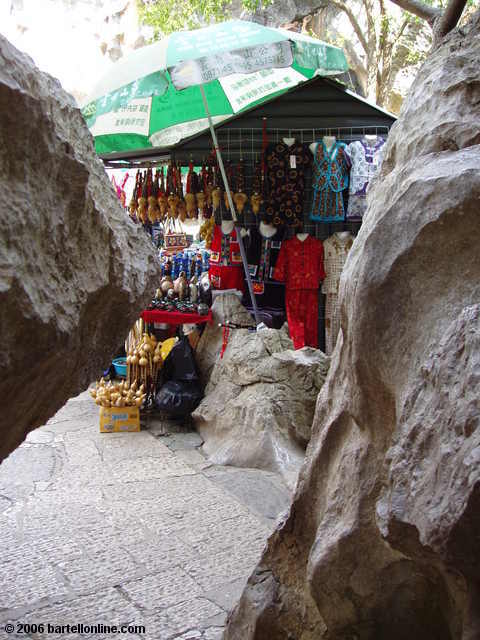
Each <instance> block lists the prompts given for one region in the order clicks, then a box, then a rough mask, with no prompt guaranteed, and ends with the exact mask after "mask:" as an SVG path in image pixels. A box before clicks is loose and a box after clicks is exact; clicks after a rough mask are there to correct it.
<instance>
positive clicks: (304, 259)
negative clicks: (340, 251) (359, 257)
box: [274, 236, 325, 349]
mask: <svg viewBox="0 0 480 640" xmlns="http://www.w3.org/2000/svg"><path fill="white" fill-rule="evenodd" d="M324 277H325V271H324V267H323V245H322V242H321V241H320V240H317V239H316V238H312V236H308V237H307V238H305V240H304V241H303V242H302V241H301V240H299V239H298V238H297V237H296V236H295V237H294V238H292V239H291V240H286V241H284V242H283V243H282V248H281V249H280V254H279V256H278V260H277V264H276V267H275V270H274V278H275V280H279V281H281V282H285V283H286V291H285V307H286V311H287V320H288V328H289V331H290V335H291V337H292V340H293V346H294V348H295V349H301V348H302V347H304V346H306V345H309V346H311V347H316V348H317V347H318V287H319V285H320V282H321V281H322V280H323V278H324Z"/></svg>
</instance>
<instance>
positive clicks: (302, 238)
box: [297, 233, 308, 242]
mask: <svg viewBox="0 0 480 640" xmlns="http://www.w3.org/2000/svg"><path fill="white" fill-rule="evenodd" d="M297 238H298V239H299V240H300V242H305V240H306V239H307V238H308V233H297Z"/></svg>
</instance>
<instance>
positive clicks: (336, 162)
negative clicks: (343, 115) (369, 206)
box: [310, 140, 350, 222]
mask: <svg viewBox="0 0 480 640" xmlns="http://www.w3.org/2000/svg"><path fill="white" fill-rule="evenodd" d="M346 147H347V145H346V144H345V143H344V142H335V143H334V145H333V146H332V147H331V148H330V149H329V150H328V149H327V147H326V145H325V143H324V141H323V140H321V141H320V142H317V143H316V147H315V152H314V154H313V177H312V189H313V202H312V210H311V213H310V218H311V220H315V221H316V222H336V221H339V220H344V219H345V207H344V204H343V193H342V192H343V190H344V189H346V188H347V187H348V171H349V169H350V158H349V157H348V155H347V154H346V152H345V150H346Z"/></svg>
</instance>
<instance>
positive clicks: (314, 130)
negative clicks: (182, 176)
mask: <svg viewBox="0 0 480 640" xmlns="http://www.w3.org/2000/svg"><path fill="white" fill-rule="evenodd" d="M394 121H395V117H394V116H393V115H391V114H389V113H388V112H386V111H384V110H383V109H381V108H379V107H377V106H375V105H373V104H371V103H369V102H367V101H365V100H364V99H363V98H361V97H360V96H358V95H356V94H354V93H352V92H351V91H349V90H347V89H346V87H345V86H344V85H343V84H342V83H340V82H338V81H336V80H332V79H328V78H323V77H315V78H313V79H312V80H310V81H307V82H304V83H302V84H301V85H298V86H296V87H294V88H292V89H290V90H289V91H287V92H286V93H284V94H282V95H280V96H278V97H276V98H273V99H271V100H270V101H267V102H264V103H263V104H261V105H259V106H257V107H253V108H250V109H248V110H246V111H244V112H242V113H240V114H238V115H237V116H233V117H231V118H229V119H228V120H226V121H224V122H223V123H221V124H219V125H217V126H216V127H215V129H216V133H217V137H218V142H219V146H220V149H221V151H222V155H223V158H224V161H225V163H226V169H227V175H228V177H229V182H230V184H231V187H232V193H233V194H234V201H235V205H236V208H237V210H238V212H239V214H240V219H241V223H242V227H243V229H244V233H245V236H244V244H245V245H246V248H247V254H248V263H249V270H250V274H251V276H252V279H253V283H254V288H255V295H256V300H257V305H258V306H259V308H260V312H261V314H262V319H265V321H266V322H267V323H268V324H270V325H271V326H279V325H280V324H281V323H282V322H283V321H284V320H285V319H286V317H285V315H286V316H288V320H289V327H290V333H291V334H292V337H293V338H294V344H295V347H296V348H297V347H299V346H302V345H303V344H311V345H312V346H318V347H319V348H321V349H322V350H324V351H326V352H327V353H330V352H331V351H332V350H333V346H334V343H335V339H336V328H337V325H338V308H337V305H336V301H337V289H338V279H339V276H340V272H341V269H342V266H343V263H344V261H345V258H346V255H347V253H348V250H349V249H350V247H351V244H352V241H353V238H354V237H355V235H356V234H357V233H358V230H359V228H360V226H361V222H362V214H363V211H364V208H365V189H366V187H367V185H368V180H369V179H370V177H371V176H372V175H373V174H374V173H375V171H376V170H377V168H378V165H379V163H380V162H381V157H382V147H383V143H384V141H385V140H386V138H387V136H388V132H389V129H390V127H391V126H392V124H393V123H394ZM159 156H161V157H166V156H168V157H169V158H170V159H171V160H172V161H173V162H174V163H176V165H177V166H188V165H189V164H190V165H191V164H192V162H193V164H195V165H197V166H202V165H204V164H205V163H207V164H208V162H209V161H211V159H212V139H211V136H210V132H209V131H208V130H207V131H205V132H202V133H200V134H197V135H194V136H192V137H190V138H188V139H185V140H183V141H182V142H180V143H178V144H176V145H173V146H171V147H168V148H165V149H158V148H157V149H148V150H144V151H136V152H131V153H123V154H110V155H109V156H107V157H104V158H103V159H104V161H105V162H109V163H111V162H112V161H113V162H115V164H116V166H121V164H119V163H122V162H123V163H124V164H123V166H131V164H130V163H131V162H132V161H134V162H142V161H143V162H145V161H148V160H150V159H151V160H154V159H155V158H156V157H157V158H158V157H159ZM209 159H210V160H209ZM220 186H221V184H220ZM216 205H217V206H215V203H214V206H213V210H214V222H215V225H216V226H215V229H214V231H213V237H212V234H210V240H211V243H212V255H211V257H210V279H211V281H212V286H213V287H214V288H215V287H218V288H221V289H225V288H230V287H233V288H238V289H243V290H245V287H244V284H243V277H244V274H243V270H242V268H241V260H240V258H239V255H238V250H237V249H236V248H235V247H236V244H235V237H234V234H235V231H232V229H231V227H232V223H231V222H230V220H231V215H229V211H228V206H226V201H225V200H224V198H223V197H220V198H219V199H218V200H217V202H216ZM222 221H223V224H222ZM212 225H213V220H212ZM307 234H308V237H305V236H306V235H307ZM297 235H298V237H297ZM295 238H296V239H295ZM319 241H321V242H319ZM322 243H323V244H322ZM227 244H228V246H226V245H227ZM296 261H297V263H298V264H296ZM285 280H287V283H286V285H285ZM320 286H321V291H322V294H323V295H318V293H319V292H318V288H319V287H320ZM285 289H286V292H285ZM245 302H246V304H247V305H248V302H249V301H248V294H247V295H246V296H245ZM313 307H315V310H314V311H313V312H312V308H313ZM316 310H318V314H317V313H316ZM285 311H286V314H285ZM297 314H298V315H299V318H300V322H299V323H298V326H296V315H297ZM302 316H303V319H304V320H305V322H304V321H303V320H302ZM145 319H146V318H145Z"/></svg>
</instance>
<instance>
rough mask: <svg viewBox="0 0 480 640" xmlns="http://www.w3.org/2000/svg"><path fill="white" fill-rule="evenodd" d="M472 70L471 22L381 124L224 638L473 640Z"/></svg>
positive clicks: (478, 266) (478, 349) (479, 507)
mask: <svg viewBox="0 0 480 640" xmlns="http://www.w3.org/2000/svg"><path fill="white" fill-rule="evenodd" d="M479 57H480V15H478V14H477V16H476V17H475V18H474V20H473V21H472V23H471V25H470V27H469V28H468V29H466V30H465V31H456V32H454V33H452V34H451V35H450V36H449V37H447V38H446V39H445V41H444V42H443V43H442V45H441V46H440V48H438V49H437V50H436V51H435V52H434V53H433V54H432V55H431V57H430V58H429V60H428V61H427V62H426V64H425V65H424V66H423V68H422V69H421V71H420V72H419V75H418V78H417V80H416V82H415V84H414V86H413V88H412V90H411V93H410V96H409V98H408V99H407V101H406V104H405V106H404V108H403V112H402V114H401V117H400V119H399V121H398V122H397V123H396V125H395V126H394V127H393V130H392V132H391V135H390V139H389V142H388V143H387V149H386V156H385V161H384V164H383V167H382V171H381V174H380V175H379V177H378V179H377V180H376V181H375V183H374V184H373V185H372V189H371V191H370V193H369V208H368V211H367V214H366V218H365V220H364V224H363V225H362V229H361V231H360V233H359V236H358V238H357V240H356V241H355V243H354V245H353V248H352V251H351V253H350V255H349V258H348V260H347V263H346V265H345V271H344V274H343V277H342V282H341V291H340V296H341V301H342V308H341V314H342V320H341V332H340V334H339V340H338V343H337V347H336V349H335V352H334V354H333V356H332V363H331V367H330V371H329V374H328V377H327V381H326V383H325V385H324V386H323V388H322V390H321V392H320V394H319V398H318V402H317V410H316V415H315V420H314V425H313V431H312V439H311V441H310V445H309V447H308V449H307V456H306V462H305V465H304V466H303V468H302V471H301V474H300V479H299V483H298V485H297V491H296V495H295V499H294V502H293V505H292V507H291V511H290V515H289V517H288V519H287V520H286V522H285V524H284V525H283V526H282V527H281V528H279V529H278V530H277V532H276V533H275V534H274V535H273V536H272V537H271V538H270V540H269V543H268V548H267V550H266V552H265V553H264V555H263V558H262V560H261V563H260V564H259V565H258V567H257V569H256V571H255V572H254V574H253V575H252V576H251V578H250V580H249V583H248V585H247V588H246V590H245V592H244V594H243V596H242V599H241V602H240V604H239V606H238V608H237V609H236V611H235V613H234V615H233V616H232V617H231V619H230V623H229V627H228V629H227V631H226V634H225V638H227V639H228V640H240V639H241V640H251V639H253V638H255V639H256V640H260V639H262V640H263V639H265V640H266V639H267V638H268V640H280V639H282V640H287V638H288V639H293V638H295V640H313V639H317V638H325V639H326V640H346V639H347V638H349V639H351V638H356V639H357V640H373V639H375V640H377V639H378V640H383V639H385V638H388V639H389V640H404V639H405V638H415V639H416V638H422V640H433V639H435V640H444V639H445V640H460V639H461V640H473V639H474V638H478V637H480V619H479V611H480V589H479V575H480V567H479V558H480V535H479V533H480V498H479V495H480V494H479V491H480V465H479V464H478V460H479V451H480V428H479V424H478V423H479V420H480V411H479V402H478V389H479V375H480V307H479V305H478V301H479V299H480V252H479V251H478V237H479V235H480V216H479V202H480V172H479V170H478V167H479V166H480V129H479V127H478V122H479V121H480V71H479V67H478V64H477V61H478V59H479Z"/></svg>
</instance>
